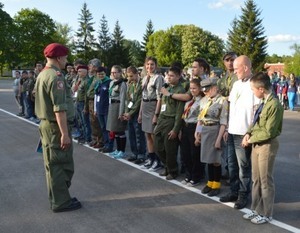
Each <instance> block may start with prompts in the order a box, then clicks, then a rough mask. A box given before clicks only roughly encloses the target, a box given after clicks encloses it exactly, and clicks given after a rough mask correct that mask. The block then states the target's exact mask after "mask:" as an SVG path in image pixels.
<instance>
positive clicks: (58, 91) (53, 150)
mask: <svg viewBox="0 0 300 233" xmlns="http://www.w3.org/2000/svg"><path fill="white" fill-rule="evenodd" d="M44 55H45V57H46V59H47V64H46V67H45V69H44V70H43V71H42V72H41V73H40V74H39V78H38V79H37V82H36V101H35V110H36V115H37V117H38V118H39V119H40V120H41V122H40V125H39V131H40V137H41V142H42V147H43V157H44V165H45V172H46V180H47V188H48V196H49V201H50V206H51V209H52V211H53V212H62V211H71V210H76V209H79V208H81V203H80V202H79V201H78V200H77V199H76V198H71V196H70V193H69V187H70V186H71V180H72V176H73V174H74V162H73V146H72V139H71V132H72V123H73V121H74V104H73V100H72V97H71V89H70V87H69V85H67V82H66V80H65V78H64V76H63V74H62V69H64V67H65V65H66V63H67V55H68V49H67V48H66V47H65V46H63V45H61V44H58V43H52V44H49V45H48V46H47V47H46V48H45V50H44Z"/></svg>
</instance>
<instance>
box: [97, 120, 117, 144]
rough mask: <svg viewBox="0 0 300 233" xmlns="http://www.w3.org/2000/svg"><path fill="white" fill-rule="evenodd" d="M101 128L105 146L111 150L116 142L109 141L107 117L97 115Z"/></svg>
mask: <svg viewBox="0 0 300 233" xmlns="http://www.w3.org/2000/svg"><path fill="white" fill-rule="evenodd" d="M97 117H98V121H99V125H100V128H101V130H102V136H103V142H104V146H105V147H106V148H108V149H110V150H112V149H113V147H114V140H110V139H109V131H107V130H106V123H107V115H99V114H97Z"/></svg>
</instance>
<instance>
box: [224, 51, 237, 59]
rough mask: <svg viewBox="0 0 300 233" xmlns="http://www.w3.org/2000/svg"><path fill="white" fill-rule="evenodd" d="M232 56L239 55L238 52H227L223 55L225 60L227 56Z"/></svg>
mask: <svg viewBox="0 0 300 233" xmlns="http://www.w3.org/2000/svg"><path fill="white" fill-rule="evenodd" d="M231 57H237V54H236V53H235V52H232V51H231V52H226V53H225V55H224V56H223V61H224V60H225V58H231Z"/></svg>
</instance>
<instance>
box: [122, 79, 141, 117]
mask: <svg viewBox="0 0 300 233" xmlns="http://www.w3.org/2000/svg"><path fill="white" fill-rule="evenodd" d="M142 91H143V90H142V81H141V79H139V80H137V82H130V83H129V84H128V87H127V104H126V109H125V112H126V113H129V115H130V116H132V115H134V114H137V113H138V112H139V111H140V106H141V100H142Z"/></svg>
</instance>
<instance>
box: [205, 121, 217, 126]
mask: <svg viewBox="0 0 300 233" xmlns="http://www.w3.org/2000/svg"><path fill="white" fill-rule="evenodd" d="M219 124H220V123H219V122H202V125H204V126H213V125H219Z"/></svg>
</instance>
